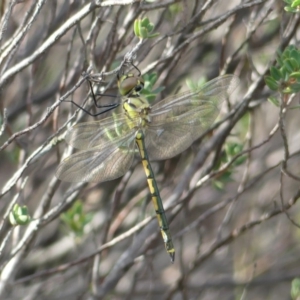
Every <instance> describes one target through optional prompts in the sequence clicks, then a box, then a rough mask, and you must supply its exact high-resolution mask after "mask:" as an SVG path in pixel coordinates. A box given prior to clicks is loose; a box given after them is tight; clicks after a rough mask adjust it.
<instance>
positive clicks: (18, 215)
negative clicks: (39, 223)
mask: <svg viewBox="0 0 300 300" xmlns="http://www.w3.org/2000/svg"><path fill="white" fill-rule="evenodd" d="M9 221H10V223H11V225H13V226H17V225H26V224H28V223H29V222H30V221H31V217H30V215H29V212H28V208H27V206H20V205H19V204H17V203H16V204H15V205H14V207H13V209H12V211H11V212H10V213H9Z"/></svg>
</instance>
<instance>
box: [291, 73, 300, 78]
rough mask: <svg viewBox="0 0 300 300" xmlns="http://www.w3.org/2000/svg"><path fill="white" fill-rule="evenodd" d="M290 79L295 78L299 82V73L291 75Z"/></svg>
mask: <svg viewBox="0 0 300 300" xmlns="http://www.w3.org/2000/svg"><path fill="white" fill-rule="evenodd" d="M290 78H296V79H297V80H300V72H293V73H291V74H290Z"/></svg>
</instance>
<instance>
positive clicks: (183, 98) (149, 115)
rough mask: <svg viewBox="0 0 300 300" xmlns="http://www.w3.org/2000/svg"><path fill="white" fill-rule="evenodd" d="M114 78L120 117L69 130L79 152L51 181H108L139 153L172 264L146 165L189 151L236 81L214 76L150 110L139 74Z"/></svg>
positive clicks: (166, 227) (69, 140)
mask: <svg viewBox="0 0 300 300" xmlns="http://www.w3.org/2000/svg"><path fill="white" fill-rule="evenodd" d="M117 79H118V88H119V92H120V95H121V97H120V101H121V102H120V105H121V112H119V113H117V114H113V115H112V116H110V117H107V118H104V119H102V120H99V121H93V122H85V123H78V124H76V125H74V126H73V127H71V128H70V129H69V130H68V131H67V134H66V142H67V143H68V144H69V145H71V146H72V147H74V148H76V149H80V151H79V152H77V153H75V154H73V155H71V156H69V157H67V158H65V159H64V160H63V161H62V162H61V163H60V165H59V166H58V169H57V171H56V176H57V178H59V179H61V180H63V181H67V182H105V181H109V180H113V179H116V178H119V177H121V176H123V175H124V174H125V172H126V171H128V169H129V168H130V167H131V165H132V163H133V160H134V157H135V156H136V154H137V153H139V154H140V157H141V161H142V165H143V168H144V171H145V174H146V178H147V182H148V187H149V191H150V195H151V199H152V203H153V206H154V209H155V213H156V216H157V221H158V224H159V227H160V231H161V234H162V238H163V241H164V244H165V248H166V251H167V253H168V254H169V256H170V258H171V262H172V263H173V262H174V260H175V248H174V245H173V241H172V237H171V233H170V229H169V225H168V221H167V217H166V213H165V209H164V206H163V202H162V199H161V196H160V192H159V189H158V186H157V182H156V180H155V176H154V172H153V170H152V167H151V163H150V161H155V160H166V159H169V158H172V157H174V156H176V155H178V154H180V153H182V152H183V151H185V150H186V149H187V148H189V147H190V146H191V145H192V143H193V142H194V141H195V140H196V139H198V138H199V137H200V136H201V135H202V134H203V133H204V132H205V131H206V130H207V129H208V128H209V127H210V126H211V125H212V124H213V123H214V121H215V119H216V118H217V116H218V114H219V112H220V107H221V105H222V103H223V102H224V100H225V99H226V98H227V96H228V94H230V93H231V91H232V90H233V89H234V88H235V86H236V82H237V78H236V77H235V76H234V75H223V76H219V77H217V78H215V79H213V80H211V81H209V82H207V83H206V84H204V85H202V86H201V87H199V88H197V89H195V90H193V91H186V92H183V93H177V94H175V95H172V96H170V97H167V98H165V99H163V100H161V101H159V102H158V103H156V104H154V105H150V104H149V102H148V101H147V99H146V98H145V97H144V96H143V95H142V94H141V90H142V89H143V87H144V80H143V78H142V77H141V75H140V73H139V74H138V75H134V74H131V73H128V74H123V75H118V76H117Z"/></svg>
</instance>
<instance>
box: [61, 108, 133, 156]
mask: <svg viewBox="0 0 300 300" xmlns="http://www.w3.org/2000/svg"><path fill="white" fill-rule="evenodd" d="M137 121H138V120H136V122H137ZM130 122H131V123H132V124H131V125H130V124H129V121H128V120H127V118H126V116H125V115H124V114H123V113H121V114H117V115H114V116H112V117H109V118H106V119H103V120H100V121H94V122H85V123H79V124H76V125H75V126H73V127H71V128H70V129H69V130H68V132H67V135H66V142H67V143H68V144H69V145H71V146H72V147H74V148H76V149H81V150H85V149H91V148H94V147H97V148H98V149H99V151H101V149H102V148H106V147H108V146H109V145H114V144H115V143H116V140H118V139H119V138H120V136H124V135H127V134H128V133H130V131H131V130H132V127H133V126H134V125H133V122H134V121H130Z"/></svg>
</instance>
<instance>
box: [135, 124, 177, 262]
mask: <svg viewBox="0 0 300 300" xmlns="http://www.w3.org/2000/svg"><path fill="white" fill-rule="evenodd" d="M135 140H136V144H137V147H138V149H139V152H140V155H141V158H142V164H143V167H144V170H145V173H146V176H147V182H148V186H149V190H150V193H151V200H152V203H153V206H154V209H155V213H156V217H157V221H158V224H159V227H160V231H161V235H162V237H163V240H164V243H165V247H166V250H167V252H168V253H169V255H170V257H171V261H172V262H174V259H175V249H174V245H173V242H172V238H171V233H170V229H169V225H168V221H167V217H166V213H165V210H164V207H163V204H162V200H161V197H160V194H159V189H158V187H157V184H156V181H155V178H154V173H153V170H152V167H151V165H150V162H149V158H148V154H147V151H146V148H145V142H144V133H143V130H142V129H139V130H138V131H137V132H136V136H135Z"/></svg>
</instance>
